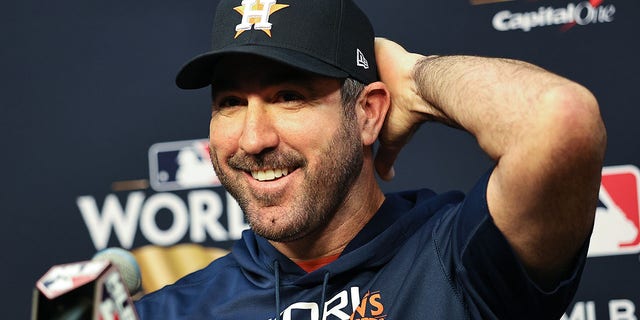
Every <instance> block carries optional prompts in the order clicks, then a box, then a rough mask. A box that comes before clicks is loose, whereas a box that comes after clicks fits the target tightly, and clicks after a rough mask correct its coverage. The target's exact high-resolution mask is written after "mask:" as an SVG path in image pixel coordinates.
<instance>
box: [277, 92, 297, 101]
mask: <svg viewBox="0 0 640 320" xmlns="http://www.w3.org/2000/svg"><path fill="white" fill-rule="evenodd" d="M302 99H304V97H303V96H302V95H301V94H299V93H296V92H291V91H283V92H279V93H278V96H277V97H276V101H278V102H291V101H299V100H302Z"/></svg>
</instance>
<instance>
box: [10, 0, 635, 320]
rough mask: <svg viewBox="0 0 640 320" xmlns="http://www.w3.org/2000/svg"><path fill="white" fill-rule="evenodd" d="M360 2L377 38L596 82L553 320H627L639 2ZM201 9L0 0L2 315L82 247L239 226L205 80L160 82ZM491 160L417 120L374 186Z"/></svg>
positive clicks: (170, 240) (196, 26)
mask: <svg viewBox="0 0 640 320" xmlns="http://www.w3.org/2000/svg"><path fill="white" fill-rule="evenodd" d="M279 2H283V3H286V1H285V0H279ZM357 2H358V3H359V4H360V5H361V7H362V8H363V9H364V10H365V11H366V12H367V13H368V14H369V17H370V18H371V20H372V23H373V25H374V28H375V30H376V34H377V35H379V36H384V37H388V38H391V39H393V40H396V41H398V42H400V43H401V44H403V45H404V46H405V47H407V48H408V49H409V50H411V51H417V52H421V53H425V54H474V55H485V56H503V57H510V58H517V59H522V60H526V61H529V62H533V63H535V64H538V65H540V66H542V67H544V68H547V69H549V70H552V71H554V72H556V73H558V74H561V75H563V76H566V77H568V78H571V79H574V80H576V81H578V82H580V83H582V84H584V85H586V86H587V87H588V88H590V89H591V90H592V91H593V92H594V93H595V95H596V97H597V98H598V100H599V102H600V106H601V109H602V114H603V117H604V120H605V123H606V125H607V129H608V134H609V145H608V150H607V154H606V160H605V166H606V168H605V170H604V171H603V186H602V189H601V192H600V202H601V204H600V207H599V209H598V217H599V218H598V219H599V220H598V224H597V225H596V228H595V229H594V237H593V238H592V247H593V248H594V251H593V252H591V253H590V258H589V260H588V263H587V267H586V270H585V273H584V276H583V279H584V280H583V283H582V285H581V287H580V289H579V292H578V295H577V297H576V302H575V303H574V304H573V305H572V306H571V307H570V308H569V310H567V315H566V316H565V318H566V319H570V320H578V319H585V320H592V319H636V318H637V316H638V314H639V311H638V310H637V309H638V308H640V294H639V292H640V291H639V290H638V288H639V287H640V276H639V275H638V270H640V261H639V254H638V252H639V251H640V235H639V234H640V232H639V231H640V213H639V211H638V198H639V188H638V186H639V181H640V178H639V174H638V172H639V171H638V167H640V147H639V145H640V143H639V141H638V137H639V136H640V126H638V125H637V121H638V119H640V111H638V109H637V101H639V100H640V90H638V89H637V88H638V87H639V86H640V81H638V78H637V74H639V73H640V63H638V62H637V61H638V59H637V57H638V56H640V44H639V41H638V34H639V31H640V30H639V29H640V28H639V27H638V25H637V23H636V21H637V18H636V16H637V15H638V14H640V3H639V2H636V1H621V0H590V1H579V0H558V1H542V0H540V1H535V0H513V1H497V0H496V1H487V0H484V1H482V0H471V1H470V0H449V1H424V0H423V1H418V0H410V1H378V0H367V1H365V0H360V1H357ZM238 3H240V0H238ZM216 4H217V1H210V0H207V1H205V0H194V1H187V2H185V1H166V0H156V1H148V0H141V1H127V2H124V1H119V2H118V1H116V2H114V1H79V0H62V1H36V0H23V1H13V2H8V3H3V4H2V8H1V9H0V28H1V30H2V33H1V34H2V48H1V49H0V58H1V59H0V64H1V65H2V69H1V70H2V77H0V90H1V92H2V117H0V125H1V127H2V128H3V134H2V135H1V136H0V141H1V143H2V144H1V146H2V150H3V151H4V152H3V156H2V163H1V167H2V168H3V175H2V176H3V178H4V179H3V181H4V183H2V186H1V188H2V190H1V191H0V204H2V209H3V213H4V214H3V215H2V218H1V219H2V223H0V228H1V230H0V231H1V232H0V239H1V240H2V242H3V243H5V244H6V248H8V252H7V253H6V255H5V259H4V262H3V263H2V264H1V265H0V268H1V269H0V270H1V271H2V273H3V274H5V278H6V280H5V286H4V288H6V289H5V290H3V292H2V293H0V297H1V299H2V303H3V305H5V306H8V307H9V308H8V310H7V311H5V316H4V318H7V319H25V318H28V316H29V313H30V309H29V308H30V303H31V302H30V300H31V290H32V288H33V286H34V283H35V281H36V280H37V279H38V278H39V277H40V276H41V275H42V274H44V272H45V271H46V270H47V269H48V268H49V267H50V266H51V265H54V264H60V263H64V262H71V261H77V260H85V259H88V258H89V257H91V256H92V255H93V253H94V252H95V251H96V250H98V249H101V248H103V247H106V246H122V247H125V248H135V247H138V246H142V245H146V244H161V245H171V244H175V243H178V242H198V243H203V244H205V245H210V246H218V247H225V248H227V247H228V246H229V245H230V243H231V242H232V241H233V239H236V238H237V237H238V236H239V232H240V231H241V230H242V229H243V228H244V227H245V224H244V221H243V219H242V214H241V212H240V211H239V209H238V207H237V205H236V204H235V202H234V201H233V200H231V199H230V198H229V197H228V195H227V194H226V193H225V192H224V190H223V189H222V188H221V187H220V186H219V184H218V182H217V180H216V179H215V176H213V175H211V174H210V172H209V171H208V168H209V165H208V160H207V155H206V149H204V148H206V142H204V143H203V142H202V140H201V139H206V137H207V135H208V119H209V92H208V90H206V89H205V90H197V91H191V92H188V91H182V90H179V89H177V88H176V87H175V85H174V82H173V79H174V76H175V73H176V71H177V70H178V69H179V67H180V66H181V65H182V63H183V62H185V61H186V60H187V59H189V58H191V57H192V56H193V55H195V54H196V53H200V52H204V51H206V50H207V48H208V47H209V38H210V29H211V19H212V13H213V9H214V8H215V6H216ZM540 143H545V142H544V141H540ZM490 166H491V162H490V161H489V159H488V158H487V157H486V156H485V155H483V153H482V152H481V150H480V149H479V148H478V147H477V146H476V145H475V141H474V139H473V138H472V137H470V136H469V135H468V134H466V133H463V132H459V131H456V130H453V129H450V128H446V127H444V126H441V125H437V124H425V125H424V126H423V127H422V128H421V130H420V131H419V132H418V133H417V134H416V135H415V138H414V142H413V143H412V144H410V145H409V146H407V148H406V149H405V150H404V151H403V153H402V154H401V156H400V158H399V160H398V164H397V166H396V170H397V177H396V179H395V180H394V181H392V182H389V183H383V188H384V190H385V191H392V190H400V189H409V188H418V187H430V188H432V189H434V190H436V191H446V190H449V189H460V190H466V189H468V188H470V187H471V185H472V184H473V182H474V181H475V179H476V178H477V177H478V176H479V175H481V174H482V173H483V172H484V171H486V170H487V169H488V168H490ZM207 172H209V173H207ZM612 230H613V231H612ZM634 317H635V318H634Z"/></svg>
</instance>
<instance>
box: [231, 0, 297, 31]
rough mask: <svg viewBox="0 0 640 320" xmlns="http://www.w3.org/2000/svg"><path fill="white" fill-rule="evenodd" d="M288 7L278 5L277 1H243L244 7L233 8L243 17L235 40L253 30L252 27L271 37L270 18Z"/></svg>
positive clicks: (286, 5) (237, 28) (237, 27)
mask: <svg viewBox="0 0 640 320" xmlns="http://www.w3.org/2000/svg"><path fill="white" fill-rule="evenodd" d="M288 6H289V5H288V4H276V0H242V6H238V7H235V8H233V9H234V10H235V11H237V12H238V13H240V14H241V15H242V22H241V23H240V24H238V25H237V26H236V35H235V37H234V38H237V37H238V36H239V35H240V34H242V33H243V32H245V31H247V30H251V27H252V26H253V28H254V29H255V30H262V31H263V32H264V33H266V34H267V35H268V36H269V37H271V26H272V24H271V23H269V16H270V15H271V14H272V13H274V12H276V11H278V10H280V9H284V8H286V7H288Z"/></svg>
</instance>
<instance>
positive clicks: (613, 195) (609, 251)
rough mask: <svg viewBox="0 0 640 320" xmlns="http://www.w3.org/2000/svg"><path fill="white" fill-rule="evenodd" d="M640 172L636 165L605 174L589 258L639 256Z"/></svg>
mask: <svg viewBox="0 0 640 320" xmlns="http://www.w3.org/2000/svg"><path fill="white" fill-rule="evenodd" d="M639 199H640V170H638V168H637V167H635V166H633V165H624V166H613V167H605V168H603V170H602V182H601V184H600V194H599V200H600V201H599V204H598V208H597V209H596V218H595V225H594V228H593V234H592V235H591V243H590V246H589V256H591V257H594V256H607V255H618V254H630V253H637V252H640V202H639Z"/></svg>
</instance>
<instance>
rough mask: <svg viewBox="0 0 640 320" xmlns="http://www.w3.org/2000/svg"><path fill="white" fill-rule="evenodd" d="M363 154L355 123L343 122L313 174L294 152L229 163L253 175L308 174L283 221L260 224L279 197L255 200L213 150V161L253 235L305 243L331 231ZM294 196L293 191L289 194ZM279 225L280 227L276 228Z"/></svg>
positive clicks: (245, 156)
mask: <svg viewBox="0 0 640 320" xmlns="http://www.w3.org/2000/svg"><path fill="white" fill-rule="evenodd" d="M362 153H363V149H362V142H361V140H360V134H359V132H358V130H357V126H356V122H355V120H353V119H344V118H343V121H342V125H341V126H340V129H339V130H338V131H337V132H336V133H335V134H334V136H333V137H332V139H331V141H330V143H329V144H328V145H327V147H326V149H325V150H322V152H321V156H320V157H321V158H320V159H318V161H317V163H318V164H319V165H320V166H321V167H317V168H309V167H308V163H307V161H306V159H304V157H303V156H302V155H300V154H299V153H297V152H295V151H290V152H280V151H277V150H269V151H265V152H264V153H260V154H258V155H248V154H246V153H237V154H235V155H233V156H232V157H231V158H229V160H228V164H229V166H230V167H231V168H235V169H236V170H242V171H249V170H251V168H264V167H269V168H298V170H302V171H303V172H304V178H305V180H304V181H303V184H302V186H301V188H299V190H293V193H294V194H295V196H294V198H293V200H290V205H288V207H286V208H282V212H280V213H279V215H278V221H275V220H267V221H265V219H260V218H261V217H260V216H259V215H260V212H259V210H260V208H261V207H267V206H273V205H276V204H278V201H279V199H280V196H281V195H280V194H272V193H269V194H253V193H252V192H251V190H249V188H248V187H247V186H245V185H243V184H241V183H239V182H238V181H239V179H236V178H235V175H234V173H235V172H234V171H231V170H229V171H230V172H224V170H222V169H221V167H220V164H219V159H218V158H217V157H216V153H215V150H213V148H212V150H211V161H212V163H213V167H214V169H215V171H216V173H217V175H218V178H219V179H220V182H221V183H222V185H223V186H224V187H225V188H226V189H227V191H228V192H229V193H230V194H231V195H232V196H233V197H234V198H235V199H236V200H237V201H238V204H239V205H240V207H241V208H242V211H243V212H244V216H245V219H246V220H247V222H248V223H249V225H250V226H251V228H252V229H253V231H254V232H255V233H256V234H258V235H260V236H262V237H264V238H266V239H269V240H272V241H277V242H288V241H293V240H297V239H300V238H302V237H304V236H306V235H308V234H310V233H312V232H314V231H316V230H319V229H320V228H322V227H324V226H326V225H327V223H328V222H329V221H330V220H331V219H332V218H333V216H334V215H335V213H336V211H337V210H338V209H339V207H340V206H341V205H342V203H343V201H344V200H345V198H346V197H347V195H348V194H349V191H350V189H351V186H352V185H353V183H354V181H355V180H356V179H357V177H358V175H359V174H360V171H361V169H362V165H363V154H362ZM288 192H291V190H288ZM276 222H277V223H276Z"/></svg>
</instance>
